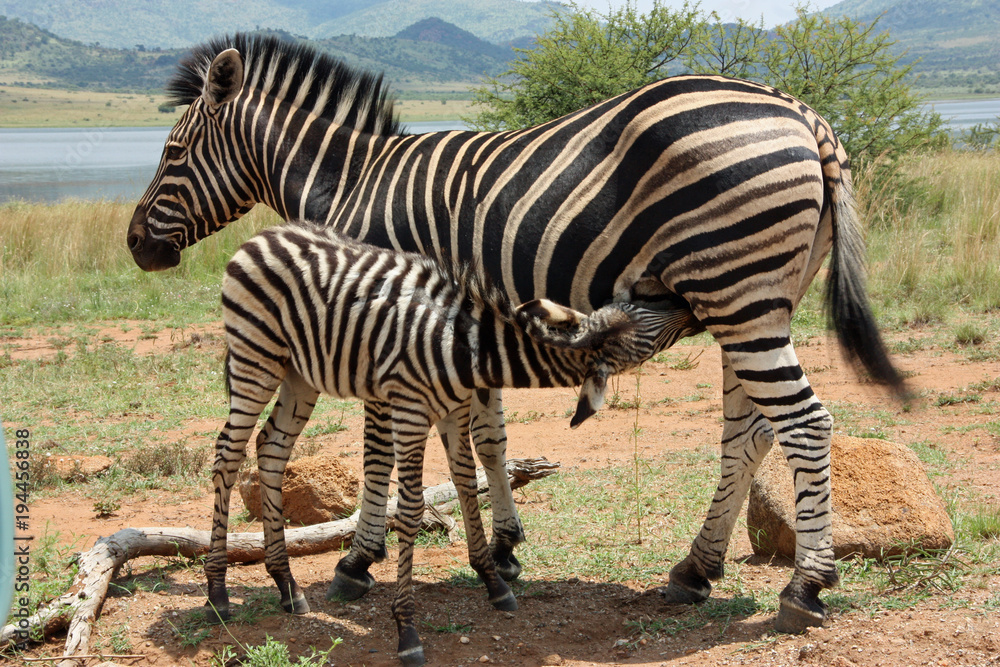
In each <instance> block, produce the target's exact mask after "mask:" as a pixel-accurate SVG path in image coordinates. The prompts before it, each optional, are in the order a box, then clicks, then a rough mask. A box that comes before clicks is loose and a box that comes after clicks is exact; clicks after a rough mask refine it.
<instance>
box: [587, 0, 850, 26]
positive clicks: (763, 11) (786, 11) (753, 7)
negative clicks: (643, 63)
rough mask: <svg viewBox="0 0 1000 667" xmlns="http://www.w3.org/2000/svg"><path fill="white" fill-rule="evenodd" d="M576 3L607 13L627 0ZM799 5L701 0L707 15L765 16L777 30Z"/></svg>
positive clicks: (646, 1)
mask: <svg viewBox="0 0 1000 667" xmlns="http://www.w3.org/2000/svg"><path fill="white" fill-rule="evenodd" d="M661 2H662V4H664V5H666V6H668V7H672V8H674V9H679V8H680V7H682V6H683V4H684V3H683V0H661ZM837 2H839V0H812V1H811V2H809V3H808V4H809V8H810V9H813V10H820V9H826V8H827V7H829V6H830V5H835V4H837ZM576 4H578V5H580V6H582V7H590V8H592V9H595V10H597V11H600V12H604V11H607V9H608V7H609V5H610V6H612V7H618V6H620V5H623V4H624V2H623V0H576ZM796 4H805V3H804V2H800V3H796V1H795V0H701V3H700V5H699V6H700V8H701V10H702V11H704V12H710V11H713V10H714V11H715V12H716V13H717V14H718V15H719V17H720V18H721V19H722V20H723V22H727V21H733V20H735V19H736V18H738V17H739V18H744V19H748V20H750V21H753V22H755V23H756V22H757V20H759V19H760V17H761V16H763V17H764V27H765V28H773V27H774V26H776V25H780V24H782V23H785V22H787V21H791V20H792V19H794V18H795V5H796ZM636 5H637V7H638V8H639V11H642V12H648V11H649V10H650V9H651V8H652V6H653V0H638V1H637V2H636Z"/></svg>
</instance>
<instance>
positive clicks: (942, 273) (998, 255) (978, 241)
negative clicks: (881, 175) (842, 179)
mask: <svg viewBox="0 0 1000 667" xmlns="http://www.w3.org/2000/svg"><path fill="white" fill-rule="evenodd" d="M902 173H903V180H902V182H900V181H883V180H879V179H875V178H873V177H872V172H871V171H868V172H864V171H862V172H861V173H859V174H857V175H856V178H855V183H856V186H857V191H858V200H859V201H860V202H862V212H863V215H864V217H865V219H866V222H867V223H868V227H869V233H868V249H869V258H870V266H871V286H872V290H873V292H875V293H876V295H877V298H881V299H882V300H884V301H885V302H886V303H887V304H889V303H893V302H898V303H900V304H908V307H909V308H910V309H911V310H912V314H911V317H915V318H917V319H920V317H921V315H920V313H924V314H925V315H927V314H930V315H933V314H934V313H941V312H946V311H949V310H951V309H953V308H954V306H956V305H957V306H962V307H967V308H970V309H972V310H975V311H987V310H992V309H995V308H998V307H1000V154H998V153H996V152H960V151H944V152H941V153H935V154H931V155H919V156H912V157H911V158H909V159H908V161H907V162H906V163H905V164H904V165H903V171H902Z"/></svg>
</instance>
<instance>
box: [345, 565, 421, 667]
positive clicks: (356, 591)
mask: <svg viewBox="0 0 1000 667" xmlns="http://www.w3.org/2000/svg"><path fill="white" fill-rule="evenodd" d="M374 585H375V577H373V576H372V575H370V574H368V573H367V572H362V573H361V576H360V577H351V576H348V575H346V574H344V573H343V572H341V571H337V573H336V574H335V575H334V577H333V581H331V582H330V587H329V588H328V589H327V590H326V599H327V600H332V601H339V602H353V601H354V600H358V599H360V598H361V597H363V596H364V594H365V593H367V592H368V591H370V590H371V589H372V586H374ZM421 664H423V663H421Z"/></svg>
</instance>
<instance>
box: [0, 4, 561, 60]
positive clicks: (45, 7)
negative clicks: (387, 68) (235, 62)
mask: <svg viewBox="0 0 1000 667" xmlns="http://www.w3.org/2000/svg"><path fill="white" fill-rule="evenodd" d="M557 6H558V5H557V4H556V3H555V2H551V1H549V0H542V1H540V2H526V1H522V0H463V1H462V2H455V1H454V0H408V1H407V2H405V3H404V2H399V1H398V0H239V1H238V2H234V1H233V0H0V15H4V16H7V17H8V18H19V19H21V20H22V21H26V22H30V23H33V24H34V25H37V26H40V27H41V28H43V29H45V30H48V31H49V32H51V33H52V34H55V35H59V36H60V37H64V38H66V39H72V40H76V41H79V42H82V43H84V44H99V45H101V46H110V47H114V48H134V47H135V46H136V45H138V44H142V45H144V47H145V48H147V49H149V48H183V47H189V46H191V45H192V44H197V43H200V42H204V41H206V40H207V39H208V38H210V37H213V36H216V35H220V34H227V33H229V34H231V33H234V32H239V31H250V30H260V29H264V30H280V31H285V32H289V33H292V34H295V35H301V36H304V37H308V38H328V37H334V36H337V35H351V34H354V35H358V36H365V37H390V36H392V35H395V34H396V33H398V32H399V31H400V30H403V29H404V28H406V27H408V26H410V25H412V24H414V23H417V22H419V21H421V20H423V19H427V18H431V17H438V18H440V19H443V20H444V21H446V22H448V23H451V24H454V25H456V26H458V27H460V28H461V29H463V30H466V31H468V32H471V33H472V34H474V35H476V36H477V37H479V38H481V39H485V40H487V41H491V42H494V43H498V44H499V43H506V42H510V41H512V40H515V39H518V38H522V37H524V36H527V35H534V34H536V33H537V32H539V31H543V30H544V29H545V27H546V26H548V25H549V23H550V20H551V19H550V17H549V12H550V11H551V10H552V9H553V8H555V7H557Z"/></svg>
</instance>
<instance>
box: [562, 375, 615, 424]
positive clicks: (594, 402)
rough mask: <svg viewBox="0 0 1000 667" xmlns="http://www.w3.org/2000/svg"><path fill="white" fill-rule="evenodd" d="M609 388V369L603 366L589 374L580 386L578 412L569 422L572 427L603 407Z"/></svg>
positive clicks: (577, 403)
mask: <svg viewBox="0 0 1000 667" xmlns="http://www.w3.org/2000/svg"><path fill="white" fill-rule="evenodd" d="M607 388H608V370H607V369H606V368H604V367H603V366H602V367H601V368H599V369H598V370H597V371H596V372H594V373H591V374H590V375H588V376H587V379H585V380H584V381H583V386H582V387H580V400H579V401H577V402H576V414H575V415H573V419H572V420H570V422H569V427H570V428H576V427H577V426H579V425H580V424H582V423H583V422H585V421H586V420H587V419H588V418H589V417H591V416H593V415H595V414H596V413H597V411H598V410H600V409H601V406H602V405H604V392H605V390H606V389H607Z"/></svg>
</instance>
